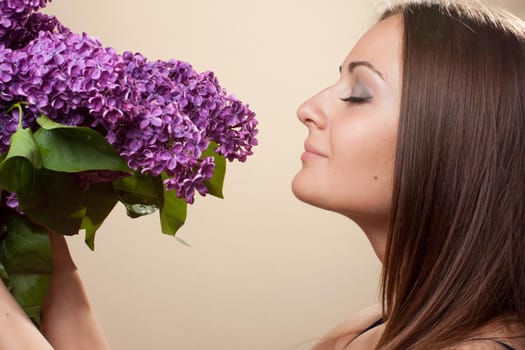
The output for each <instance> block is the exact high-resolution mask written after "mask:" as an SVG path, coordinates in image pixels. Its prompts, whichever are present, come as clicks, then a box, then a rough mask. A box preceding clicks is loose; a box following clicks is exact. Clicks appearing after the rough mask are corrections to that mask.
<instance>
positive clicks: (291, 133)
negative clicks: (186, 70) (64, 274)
mask: <svg viewBox="0 0 525 350" xmlns="http://www.w3.org/2000/svg"><path fill="white" fill-rule="evenodd" d="M492 3H496V4H499V5H502V6H504V7H507V8H509V9H512V10H513V11H515V13H517V14H519V13H521V14H525V5H524V4H523V0H515V1H492ZM375 4H376V2H372V1H358V0H327V1H317V0H265V1H252V0H222V1H215V0H192V1H177V0H149V1H139V0H89V1H80V0H54V1H53V2H52V3H51V4H50V5H49V6H48V7H47V9H46V12H48V13H50V14H54V15H56V16H57V17H58V18H59V19H60V20H61V21H62V22H63V23H64V24H65V25H67V26H68V27H70V28H71V29H72V30H74V31H76V32H83V31H84V32H87V33H89V34H90V35H93V36H96V37H98V38H99V39H100V40H101V41H102V43H103V44H104V45H106V46H112V47H114V48H115V49H116V50H117V51H119V52H120V51H124V50H131V51H139V52H141V53H143V54H144V55H146V56H147V57H148V58H149V59H164V60H166V59H169V58H177V59H180V60H185V61H188V62H190V63H191V64H192V65H193V66H194V67H195V69H196V70H198V71H205V70H211V71H214V72H215V73H216V74H217V76H218V77H219V80H220V82H221V84H222V85H223V86H224V87H225V88H226V89H227V90H228V91H229V92H230V93H233V94H235V95H236V96H238V97H239V98H240V99H241V100H243V101H244V102H247V103H249V104H250V106H251V108H252V109H253V110H254V111H255V112H256V113H257V118H258V120H259V122H260V124H259V130H260V134H259V142H260V144H259V146H257V147H256V148H255V149H254V151H255V154H254V155H253V156H252V157H251V158H250V159H249V160H248V161H247V162H246V163H244V164H240V163H239V164H237V163H233V164H228V169H227V174H226V180H225V186H224V193H225V199H224V200H220V199H217V198H214V197H198V198H197V199H196V203H195V204H194V205H192V206H190V207H189V211H188V221H187V223H186V225H185V226H183V227H182V228H181V230H180V231H179V233H178V237H180V238H181V239H183V240H184V241H186V242H187V243H188V244H190V245H191V247H188V246H185V245H183V244H181V243H179V242H178V241H177V240H176V239H174V238H173V237H170V236H166V235H163V234H162V233H161V230H160V224H159V222H158V215H156V214H153V215H152V216H149V217H144V218H141V219H134V220H132V219H129V218H128V217H127V216H126V214H125V210H124V208H123V207H122V206H121V205H118V206H117V208H115V210H114V212H113V213H112V214H111V216H110V217H109V218H108V220H107V221H106V222H105V224H104V225H103V227H102V228H101V229H100V231H99V233H98V235H97V238H96V250H95V251H94V252H91V251H90V250H89V249H88V248H87V246H85V245H84V243H83V235H79V236H74V237H71V238H69V239H68V241H69V245H70V248H71V250H72V252H73V255H74V257H75V260H76V262H77V265H78V266H79V269H80V271H81V273H82V275H83V277H84V280H85V283H86V286H87V289H88V292H89V295H90V297H91V300H92V302H93V305H94V307H95V309H96V312H97V314H98V316H99V319H100V321H101V323H102V326H103V328H104V329H105V332H106V334H107V336H108V338H109V341H110V343H111V344H112V346H113V348H114V349H117V350H139V349H140V350H143V349H155V350H156V349H179V350H203V349H216V350H232V349H233V350H236V349H250V350H268V349H272V350H291V349H299V348H302V349H305V348H308V346H307V345H305V342H307V341H309V340H312V339H316V338H318V337H320V336H322V335H323V334H324V333H325V332H326V331H328V330H329V329H330V328H332V327H333V326H334V325H335V324H337V323H339V322H341V321H342V320H343V319H345V318H347V317H348V316H349V315H350V314H351V313H352V312H354V311H356V310H358V309H360V308H362V307H365V306H367V305H369V304H372V303H374V302H376V301H377V300H378V281H379V274H380V265H379V262H378V261H377V258H376V257H375V255H374V253H373V251H372V249H371V248H370V246H369V244H368V241H367V240H366V238H365V237H364V235H363V233H362V232H361V231H360V230H359V229H358V228H357V226H356V225H355V224H354V223H352V222H351V221H350V220H349V219H347V218H345V217H342V216H339V215H337V214H333V213H329V212H325V211H322V210H320V209H317V208H313V207H310V206H308V205H305V204H303V203H301V202H299V201H298V200H297V199H295V197H294V196H293V194H292V192H291V190H290V182H291V180H292V178H293V176H294V174H295V173H296V172H297V171H298V169H299V168H300V166H301V163H300V160H299V157H300V154H301V153H302V151H303V141H304V139H305V137H306V135H307V132H306V128H305V127H304V126H302V125H301V124H300V123H299V122H298V120H297V117H296V110H297V107H298V106H299V104H300V103H301V102H302V101H303V100H304V99H306V98H308V97H309V96H311V95H312V94H314V93H316V92H317V91H318V90H320V89H322V88H324V87H325V86H327V85H329V84H331V83H333V82H334V81H335V80H336V79H337V78H338V67H339V65H340V64H341V62H342V60H343V59H344V57H345V56H346V54H347V53H348V51H349V50H350V49H351V47H352V46H353V44H354V43H355V42H356V40H357V39H358V38H359V37H360V36H361V35H362V34H363V33H364V31H365V30H366V29H367V28H368V27H369V26H371V25H372V24H373V23H374V21H375V19H376V16H377V14H376V5H375ZM310 345H311V343H310Z"/></svg>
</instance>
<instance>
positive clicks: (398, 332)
mask: <svg viewBox="0 0 525 350" xmlns="http://www.w3.org/2000/svg"><path fill="white" fill-rule="evenodd" d="M340 71H341V75H340V79H339V80H338V81H337V82H336V83H335V84H334V85H332V86H330V87H328V88H326V89H324V90H322V91H321V92H320V93H318V94H317V95H315V96H314V97H312V98H311V99H309V100H307V101H306V102H305V103H304V104H303V105H302V106H301V107H300V108H299V111H298V116H299V119H300V120H301V122H302V123H303V124H305V125H306V126H307V128H308V131H309V134H308V137H307V139H306V141H305V153H304V154H303V155H302V161H303V167H302V169H301V170H300V171H299V173H298V174H297V175H296V177H295V178H294V180H293V184H292V188H293V191H294V193H295V195H296V196H297V197H298V198H299V199H301V200H302V201H305V202H308V203H310V204H313V205H315V206H318V207H321V208H324V209H328V210H332V211H335V212H338V213H341V214H343V215H346V216H347V217H349V218H351V219H352V220H354V221H355V222H356V223H357V224H358V225H359V226H360V227H361V228H362V229H363V231H364V232H365V233H366V235H367V237H368V238H369V240H370V242H371V244H372V247H373V248H374V250H375V252H376V254H377V256H378V257H379V259H380V260H381V261H382V263H383V274H382V305H381V306H380V307H372V308H371V309H369V310H366V311H365V312H364V313H363V314H361V315H360V316H358V317H356V318H354V320H353V321H349V322H347V323H346V324H343V325H342V326H341V327H339V328H338V329H336V330H335V331H334V332H332V333H331V334H329V335H328V336H327V337H326V339H324V340H323V341H322V342H320V343H319V344H318V345H316V346H315V347H314V349H315V350H324V349H335V350H342V349H346V350H358V349H388V350H406V349H424V350H429V349H525V338H524V336H525V235H524V233H525V232H523V231H524V229H525V24H524V22H523V21H521V20H519V19H517V18H515V17H513V16H511V15H509V14H504V13H501V12H497V11H492V10H489V9H487V8H486V7H484V6H483V5H481V4H479V3H474V4H472V2H470V5H467V4H465V3H457V2H450V1H408V2H403V3H401V4H398V5H395V6H392V7H391V8H389V9H387V10H386V12H385V13H384V14H383V16H382V18H381V20H380V21H379V22H378V23H377V24H376V25H375V26H374V27H373V28H372V29H371V30H370V31H369V32H367V33H366V34H365V35H364V36H363V37H362V38H361V40H360V41H359V42H358V43H357V44H356V46H355V47H354V48H353V49H352V51H351V52H350V53H349V55H348V56H347V57H346V59H345V61H344V62H343V64H342V66H341V68H340ZM367 326H370V327H368V328H369V329H367Z"/></svg>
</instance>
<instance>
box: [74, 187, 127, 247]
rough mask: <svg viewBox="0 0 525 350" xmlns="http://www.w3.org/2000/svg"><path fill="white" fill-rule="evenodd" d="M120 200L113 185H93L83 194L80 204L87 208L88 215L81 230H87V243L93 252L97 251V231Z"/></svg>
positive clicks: (83, 220)
mask: <svg viewBox="0 0 525 350" xmlns="http://www.w3.org/2000/svg"><path fill="white" fill-rule="evenodd" d="M118 199H119V197H118V195H117V193H116V192H115V191H114V190H113V186H112V185H111V183H99V184H94V185H91V186H90V188H89V190H88V191H87V192H84V193H82V196H81V198H80V204H81V206H83V207H85V208H86V214H85V216H84V218H83V219H82V224H81V227H80V228H81V229H85V230H86V236H85V242H86V244H87V246H88V247H89V248H90V249H91V250H95V234H96V232H97V230H98V229H99V228H100V226H101V225H102V223H103V222H104V220H105V219H106V218H107V216H108V215H109V213H111V211H112V210H113V208H114V207H115V205H116V204H117V202H118Z"/></svg>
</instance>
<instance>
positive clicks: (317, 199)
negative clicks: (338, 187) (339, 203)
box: [292, 172, 328, 209]
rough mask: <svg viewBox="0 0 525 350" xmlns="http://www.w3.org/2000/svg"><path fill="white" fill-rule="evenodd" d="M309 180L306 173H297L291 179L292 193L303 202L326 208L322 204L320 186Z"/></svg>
mask: <svg viewBox="0 0 525 350" xmlns="http://www.w3.org/2000/svg"><path fill="white" fill-rule="evenodd" d="M310 180H311V179H309V178H308V176H306V174H302V173H301V172H299V173H297V175H295V177H294V178H293V180H292V192H293V194H294V195H295V197H296V198H297V199H299V200H300V201H302V202H304V203H307V204H310V205H313V206H315V207H319V208H323V209H328V208H326V206H325V205H323V195H322V190H320V188H321V186H319V184H315V182H312V181H310Z"/></svg>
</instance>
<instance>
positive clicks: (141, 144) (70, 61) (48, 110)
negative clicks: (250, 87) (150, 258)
mask: <svg viewBox="0 0 525 350" xmlns="http://www.w3.org/2000/svg"><path fill="white" fill-rule="evenodd" d="M46 2H47V1H46V0H18V1H17V0H5V1H3V2H0V111H3V112H2V113H0V154H1V153H4V152H6V151H7V149H8V147H9V139H10V136H11V135H12V134H13V133H14V132H15V131H16V129H17V124H18V113H17V112H16V111H12V112H9V113H8V112H7V108H8V107H9V106H10V105H12V104H13V103H15V102H18V101H24V102H27V105H26V106H25V110H24V117H23V124H24V126H25V127H31V128H36V125H35V119H36V117H38V116H39V115H40V114H42V113H43V114H45V115H46V116H48V117H49V118H50V119H52V120H55V121H57V122H59V123H63V124H67V125H72V126H88V127H91V128H94V129H96V130H98V131H100V132H101V133H102V134H103V135H105V137H106V139H107V140H108V142H109V143H110V144H111V145H112V146H113V147H114V148H115V149H116V150H117V151H118V152H120V154H121V156H122V157H123V158H124V159H125V160H126V161H127V163H128V166H129V167H130V168H131V169H133V170H136V171H140V172H142V173H146V174H151V175H154V176H157V175H159V174H161V173H163V172H165V173H166V174H167V175H168V178H167V179H166V180H165V185H166V187H167V188H168V189H170V190H172V189H174V190H176V191H177V195H178V196H179V197H183V198H185V199H186V200H187V202H188V203H192V202H193V200H194V192H195V191H197V192H199V193H201V194H203V195H204V194H205V193H206V186H205V185H204V183H205V181H207V180H209V179H210V178H211V176H212V175H213V170H214V167H215V163H214V158H213V157H208V158H204V159H201V158H202V153H203V151H204V150H206V149H207V148H208V146H209V144H210V141H214V142H216V143H217V144H218V148H217V149H216V150H215V151H216V152H217V153H219V154H221V155H223V156H225V157H226V158H227V159H228V160H230V161H232V160H235V159H237V160H240V161H245V160H246V157H247V156H249V155H251V154H252V151H251V149H252V147H253V146H254V145H256V144H257V140H256V135H257V121H256V119H255V114H254V113H253V112H252V111H251V110H250V109H249V108H248V106H247V105H245V104H243V103H242V102H241V101H239V100H238V99H237V98H235V97H234V96H232V95H228V94H227V93H226V91H225V90H224V89H223V88H222V87H221V86H220V85H219V82H218V80H217V78H216V77H215V76H214V74H213V73H211V72H204V73H198V72H196V71H195V70H194V69H193V68H192V67H191V65H189V64H188V63H186V62H182V61H178V60H170V61H160V60H159V61H148V60H147V59H146V58H145V57H144V56H143V55H141V54H139V53H131V52H124V53H123V54H119V53H117V52H115V50H114V49H112V48H107V47H103V46H102V44H101V43H100V42H99V41H98V40H96V39H95V38H93V37H90V36H89V35H87V34H76V33H72V32H71V31H69V30H68V29H67V28H65V27H64V26H62V25H61V24H60V23H59V22H58V21H57V20H56V19H54V18H53V17H47V16H45V15H42V14H39V13H36V12H34V11H35V10H37V9H39V8H41V7H43V6H45V4H46ZM94 177H95V178H97V176H96V175H95V176H94Z"/></svg>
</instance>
